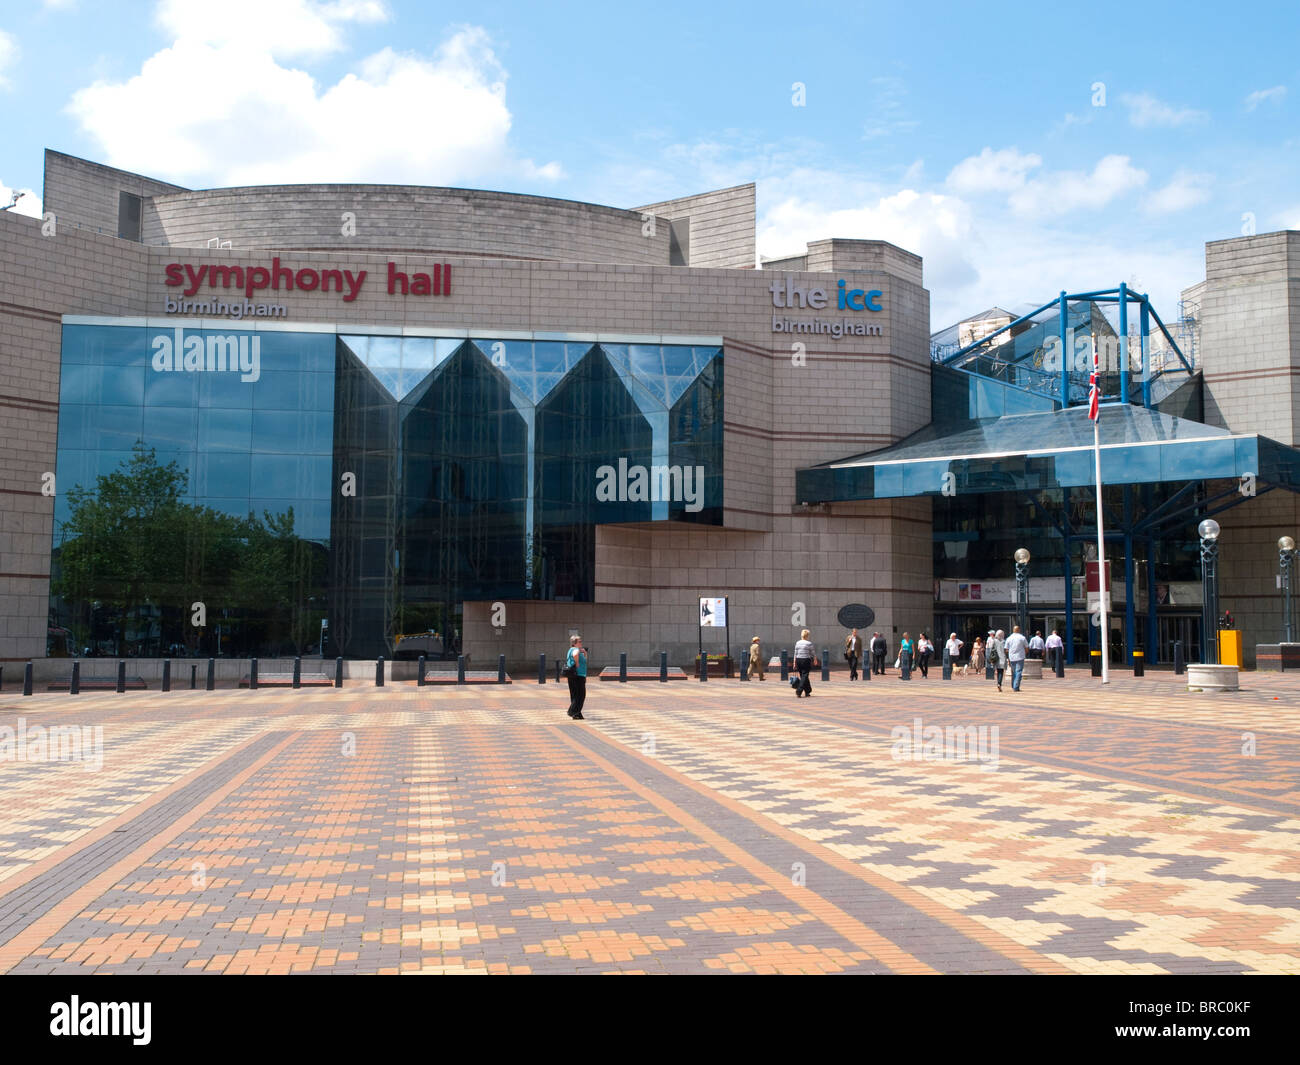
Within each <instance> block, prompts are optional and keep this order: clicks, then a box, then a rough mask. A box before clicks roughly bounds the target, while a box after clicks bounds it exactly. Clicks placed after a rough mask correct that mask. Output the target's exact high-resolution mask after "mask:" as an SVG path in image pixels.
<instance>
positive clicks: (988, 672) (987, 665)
mask: <svg viewBox="0 0 1300 1065" xmlns="http://www.w3.org/2000/svg"><path fill="white" fill-rule="evenodd" d="M1004 653H1005V652H1004ZM984 679H985V680H997V679H998V678H997V674H996V673H995V671H994V669H993V662H992V660H991V659H990V658H989V656H988V649H987V645H985V651H984Z"/></svg>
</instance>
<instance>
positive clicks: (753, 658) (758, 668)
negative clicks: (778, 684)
mask: <svg viewBox="0 0 1300 1065" xmlns="http://www.w3.org/2000/svg"><path fill="white" fill-rule="evenodd" d="M755 673H757V674H758V679H759V680H766V679H767V678H766V677H764V676H763V645H762V644H760V643H759V642H758V637H757V636H755V637H754V638H753V639H752V640H750V641H749V675H750V676H751V677H752V676H753V675H754V674H755Z"/></svg>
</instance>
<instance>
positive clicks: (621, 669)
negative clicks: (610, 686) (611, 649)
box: [618, 651, 627, 684]
mask: <svg viewBox="0 0 1300 1065" xmlns="http://www.w3.org/2000/svg"><path fill="white" fill-rule="evenodd" d="M618 682H619V683H620V684H626V683H627V652H626V651H619V653H618Z"/></svg>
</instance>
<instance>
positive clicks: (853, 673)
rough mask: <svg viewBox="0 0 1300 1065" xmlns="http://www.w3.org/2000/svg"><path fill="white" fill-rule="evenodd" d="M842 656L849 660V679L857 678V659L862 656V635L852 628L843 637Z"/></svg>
mask: <svg viewBox="0 0 1300 1065" xmlns="http://www.w3.org/2000/svg"><path fill="white" fill-rule="evenodd" d="M844 657H845V658H847V659H848V660H849V680H857V679H858V661H859V660H860V659H861V658H862V637H861V636H859V635H858V630H857V629H854V630H853V631H852V632H851V633H849V634H848V636H847V637H845V640H844Z"/></svg>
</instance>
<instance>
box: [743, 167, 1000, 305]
mask: <svg viewBox="0 0 1300 1065" xmlns="http://www.w3.org/2000/svg"><path fill="white" fill-rule="evenodd" d="M835 184H839V185H840V186H841V187H840V188H839V189H838V190H837V191H838V192H839V193H840V195H844V194H845V193H847V194H849V195H850V196H852V195H853V193H854V192H855V191H856V190H853V189H851V188H845V187H843V184H842V182H837V180H836V178H835V177H834V176H832V175H816V174H811V173H806V174H803V175H792V176H791V178H790V179H787V180H786V181H784V182H772V183H771V184H765V185H764V187H763V191H764V193H765V196H764V198H765V199H766V198H767V193H768V192H769V191H770V190H771V189H772V188H773V187H775V186H780V185H785V186H786V188H787V189H788V190H793V189H794V188H803V187H808V188H814V189H817V190H818V191H817V193H816V198H815V199H808V198H805V197H804V196H802V195H800V194H797V193H794V192H793V191H789V192H787V194H786V195H784V196H781V195H780V194H779V193H778V196H777V199H776V202H775V204H774V206H772V207H770V208H768V209H767V210H765V211H764V212H763V214H762V217H761V218H760V220H759V224H758V250H759V253H760V254H761V255H764V256H767V257H769V258H776V257H778V256H782V255H797V254H799V253H800V252H802V250H803V248H804V246H805V245H806V244H807V243H808V242H809V241H810V240H821V239H824V238H826V237H844V238H848V239H857V240H887V241H889V242H890V243H891V244H897V245H898V246H899V247H901V248H906V249H907V250H908V251H913V252H916V253H917V254H919V255H921V256H923V257H924V259H925V278H926V285H927V287H932V286H944V287H947V288H953V287H957V286H960V285H964V284H968V283H970V282H971V281H973V280H974V279H975V278H976V276H977V274H976V271H975V267H974V265H973V264H972V263H971V261H970V258H969V256H968V250H969V243H970V238H971V214H970V208H969V207H968V206H967V204H966V203H965V202H964V201H963V200H961V199H960V198H958V197H956V196H947V195H943V194H940V193H933V192H918V191H917V190H915V189H910V188H905V189H900V190H899V191H898V192H895V193H893V194H891V195H875V196H869V197H864V199H866V200H867V202H861V201H859V202H857V203H852V204H844V205H843V206H839V207H829V208H828V207H827V206H826V204H827V202H828V201H827V199H826V198H825V194H826V193H827V192H828V191H830V188H831V186H832V185H835ZM832 202H834V201H832Z"/></svg>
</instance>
